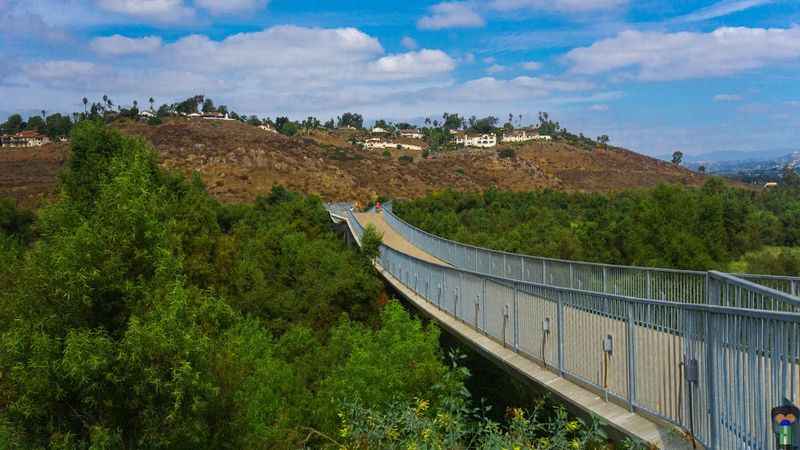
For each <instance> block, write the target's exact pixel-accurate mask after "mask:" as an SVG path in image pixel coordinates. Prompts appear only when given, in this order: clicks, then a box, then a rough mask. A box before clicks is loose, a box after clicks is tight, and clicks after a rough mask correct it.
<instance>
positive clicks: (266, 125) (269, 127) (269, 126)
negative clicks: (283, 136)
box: [258, 124, 278, 133]
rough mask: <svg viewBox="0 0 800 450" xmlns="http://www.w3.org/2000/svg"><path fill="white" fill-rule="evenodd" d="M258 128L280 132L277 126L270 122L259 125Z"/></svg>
mask: <svg viewBox="0 0 800 450" xmlns="http://www.w3.org/2000/svg"><path fill="white" fill-rule="evenodd" d="M258 128H260V129H262V130H264V131H268V132H270V133H277V132H278V130H276V129H275V127H273V126H272V125H270V124H264V125H259V126H258Z"/></svg>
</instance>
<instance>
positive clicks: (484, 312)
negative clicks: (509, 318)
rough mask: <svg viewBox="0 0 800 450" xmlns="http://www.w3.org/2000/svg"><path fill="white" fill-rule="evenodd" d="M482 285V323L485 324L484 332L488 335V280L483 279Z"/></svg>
mask: <svg viewBox="0 0 800 450" xmlns="http://www.w3.org/2000/svg"><path fill="white" fill-rule="evenodd" d="M481 280H482V283H481V301H482V302H483V305H482V306H483V315H482V317H481V318H482V319H483V320H481V322H482V323H483V331H484V333H486V278H482V279H481Z"/></svg>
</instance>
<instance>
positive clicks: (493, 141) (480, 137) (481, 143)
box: [453, 133, 497, 148]
mask: <svg viewBox="0 0 800 450" xmlns="http://www.w3.org/2000/svg"><path fill="white" fill-rule="evenodd" d="M453 142H455V143H456V144H457V145H463V146H465V147H479V148H490V147H495V146H497V136H496V135H495V134H494V133H485V134H471V133H457V134H455V135H454V138H453Z"/></svg>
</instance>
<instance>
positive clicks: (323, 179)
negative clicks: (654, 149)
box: [0, 118, 704, 204]
mask: <svg viewBox="0 0 800 450" xmlns="http://www.w3.org/2000/svg"><path fill="white" fill-rule="evenodd" d="M114 126H115V127H117V128H119V129H120V130H121V131H122V132H124V133H126V134H130V135H140V136H143V137H144V138H145V139H147V140H148V141H150V142H151V143H152V144H153V145H154V146H155V148H156V149H157V150H158V151H159V153H160V155H161V158H162V165H164V166H165V167H171V168H176V169H178V170H180V171H183V172H184V173H187V174H188V173H191V172H193V171H197V172H199V173H200V174H201V176H202V178H203V179H204V181H205V182H206V184H207V185H208V189H209V192H210V193H211V194H212V195H214V196H215V197H217V198H218V199H220V200H222V201H227V202H238V201H249V200H252V199H254V198H255V197H256V196H258V195H261V194H265V193H267V192H269V190H270V189H271V188H272V186H273V185H275V184H281V185H284V186H286V187H287V188H289V189H291V190H296V191H301V192H305V193H310V194H317V195H320V196H321V197H322V198H323V199H325V200H328V201H337V200H352V199H360V200H369V199H371V198H373V197H374V196H376V195H385V196H391V197H397V198H416V197H420V196H423V195H425V194H426V193H429V192H431V191H435V190H441V189H445V188H452V189H455V190H460V191H475V190H481V189H485V188H487V187H489V186H492V185H495V186H497V187H498V188H501V189H507V190H513V191H528V190H533V189H538V188H552V189H557V190H564V191H616V190H621V189H627V188H640V187H650V186H655V185H657V184H659V183H678V184H684V185H700V184H702V182H703V179H704V178H703V176H701V175H699V174H696V173H694V172H691V171H689V170H687V169H684V168H681V167H677V166H674V165H672V164H670V163H666V162H663V161H659V160H657V159H654V158H650V157H647V156H644V155H640V154H637V153H634V152H631V151H628V150H624V149H617V148H610V149H600V148H598V149H595V150H592V151H586V150H583V149H579V148H576V147H572V146H570V145H568V144H563V143H558V142H555V143H530V144H526V145H515V146H513V147H511V148H513V149H514V155H513V156H510V157H506V158H502V157H499V156H498V149H485V150H464V151H455V152H448V153H441V154H437V155H435V156H432V157H430V158H428V159H424V158H422V155H421V153H420V152H413V151H399V150H392V151H391V152H390V156H388V157H387V156H384V153H383V152H382V151H365V150H361V149H359V148H357V147H355V146H353V145H351V144H350V142H351V141H352V137H353V136H352V132H347V134H345V135H340V134H339V133H338V132H329V131H315V132H312V133H310V134H308V135H300V136H298V137H291V138H289V137H286V136H283V135H279V134H275V133H270V132H267V131H264V130H261V129H258V128H256V127H253V126H250V125H246V124H243V123H240V122H235V121H205V120H190V119H182V118H174V119H170V120H168V121H166V122H165V123H163V124H161V125H158V126H150V125H146V124H144V123H140V122H132V121H123V122H116V123H115V125H114ZM498 148H503V147H502V146H501V147H498ZM63 154H64V147H63V146H59V145H51V146H45V147H42V148H40V149H36V150H30V149H25V150H14V151H11V152H5V151H0V174H2V175H0V195H12V196H15V197H17V198H18V199H19V200H21V202H22V203H23V204H26V203H35V202H36V201H38V199H40V198H42V197H43V196H45V195H46V194H47V192H48V189H49V190H50V191H52V188H53V186H55V182H56V172H57V170H58V167H60V164H61V162H62V161H63ZM401 156H411V157H413V162H403V161H400V160H399V157H401ZM12 171H13V173H12Z"/></svg>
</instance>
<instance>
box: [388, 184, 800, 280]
mask: <svg viewBox="0 0 800 450" xmlns="http://www.w3.org/2000/svg"><path fill="white" fill-rule="evenodd" d="M797 193H798V192H797V190H796V189H790V188H788V187H787V188H780V189H773V190H769V191H765V192H762V193H758V194H756V193H754V192H752V191H745V190H740V189H736V188H732V187H729V186H727V185H726V184H725V183H723V182H722V181H721V180H719V179H712V180H709V181H708V182H707V183H706V185H705V186H704V187H703V188H702V189H693V188H682V187H676V186H659V187H658V188H655V189H652V190H647V191H629V192H622V193H618V194H612V195H605V194H566V193H559V192H552V191H540V192H531V193H511V192H500V191H496V190H488V191H486V192H484V193H483V194H469V193H464V194H461V193H455V192H450V191H445V192H440V193H436V194H434V195H431V196H429V197H427V198H423V199H419V200H415V201H413V202H408V203H403V202H401V203H396V204H395V211H397V212H398V213H399V214H401V215H402V216H403V217H404V218H406V219H407V220H409V221H410V222H411V223H414V224H416V225H418V226H421V227H422V228H424V229H426V230H428V231H430V232H432V233H434V234H438V235H441V236H445V237H448V238H451V239H455V240H459V241H463V242H468V243H472V244H476V245H481V246H485V247H491V248H496V249H500V250H506V251H513V252H521V253H526V254H531V255H541V256H547V257H555V258H566V259H581V260H590V261H596V262H606V263H617V264H633V265H646V266H661V267H674V268H684V269H710V268H714V269H726V268H727V265H728V264H729V263H730V262H731V261H733V260H734V259H736V258H739V257H740V256H741V255H743V254H744V253H746V252H748V251H751V250H755V249H758V248H760V247H762V246H764V245H779V246H793V245H797V242H800V241H798V239H800V233H798V232H797V231H796V230H797V229H798V226H800V200H798V198H800V197H797V198H793V197H792V196H793V195H797Z"/></svg>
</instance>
